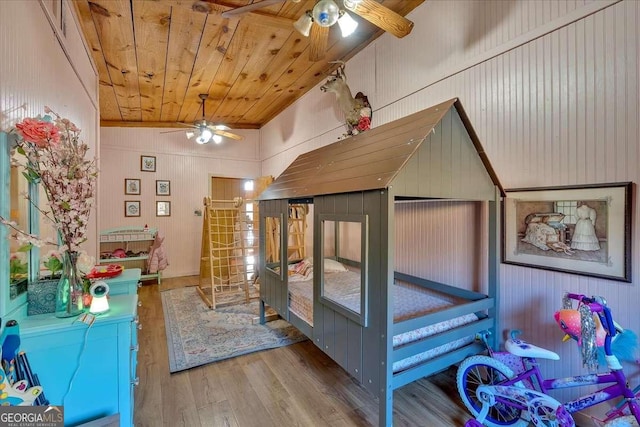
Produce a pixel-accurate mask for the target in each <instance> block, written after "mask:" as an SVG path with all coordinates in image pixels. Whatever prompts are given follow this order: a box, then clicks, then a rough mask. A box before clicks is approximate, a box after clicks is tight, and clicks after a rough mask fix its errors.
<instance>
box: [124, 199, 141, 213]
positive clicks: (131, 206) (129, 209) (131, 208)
mask: <svg viewBox="0 0 640 427" xmlns="http://www.w3.org/2000/svg"><path fill="white" fill-rule="evenodd" d="M124 216H140V200H125V201H124Z"/></svg>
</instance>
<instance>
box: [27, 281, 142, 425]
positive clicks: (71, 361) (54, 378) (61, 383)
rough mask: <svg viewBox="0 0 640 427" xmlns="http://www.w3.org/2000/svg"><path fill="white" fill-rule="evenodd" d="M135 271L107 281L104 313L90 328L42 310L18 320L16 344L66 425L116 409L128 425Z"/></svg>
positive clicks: (136, 325) (134, 329)
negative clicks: (61, 406)
mask: <svg viewBox="0 0 640 427" xmlns="http://www.w3.org/2000/svg"><path fill="white" fill-rule="evenodd" d="M139 279H140V270H139V269H131V270H125V271H124V272H123V273H122V274H121V275H120V276H118V277H116V278H113V279H109V280H107V283H109V287H110V291H111V296H110V297H109V307H110V310H109V312H107V313H105V314H102V315H99V316H97V317H96V320H95V322H94V323H93V325H92V326H91V327H88V326H87V325H86V324H85V323H82V322H80V321H78V320H76V318H68V319H58V318H56V317H54V315H53V314H43V315H37V316H29V317H25V318H22V319H17V320H18V323H19V325H20V338H21V349H22V350H23V351H25V352H26V354H27V357H28V358H29V362H30V364H31V368H32V370H33V372H34V373H36V374H37V375H38V377H39V380H40V383H41V385H42V386H43V387H44V394H45V397H46V398H47V399H48V400H49V402H50V403H51V404H53V405H63V406H64V413H65V425H67V426H74V425H78V424H82V423H85V422H88V421H91V420H95V419H98V418H102V417H106V416H109V415H113V414H119V416H120V426H121V427H126V426H132V425H133V411H134V407H133V404H134V388H135V386H136V385H137V382H138V378H137V375H136V365H137V353H138V334H137V331H138V329H139V327H140V325H139V323H138V295H137V287H138V283H139Z"/></svg>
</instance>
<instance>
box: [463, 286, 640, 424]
mask: <svg viewBox="0 0 640 427" xmlns="http://www.w3.org/2000/svg"><path fill="white" fill-rule="evenodd" d="M571 300H574V301H578V306H579V308H581V309H582V311H583V312H585V310H586V308H587V307H588V310H586V312H587V313H589V314H590V316H591V318H592V319H596V320H599V322H600V323H601V325H602V329H603V330H604V332H603V334H602V335H603V341H604V342H603V348H604V355H605V360H606V363H607V367H608V371H607V372H605V373H593V374H587V375H578V376H573V377H568V378H556V379H544V378H543V376H542V374H541V372H540V370H539V366H538V363H537V362H536V359H550V360H559V358H560V357H559V356H558V355H557V354H556V353H554V352H552V351H550V350H546V349H544V348H540V347H536V346H534V345H531V344H529V343H526V342H525V341H523V340H520V339H518V338H517V334H518V333H519V332H518V331H514V332H512V333H511V338H510V339H508V340H507V341H506V343H505V349H506V352H494V351H492V349H491V348H490V347H489V346H487V348H488V350H489V356H482V355H479V356H471V357H469V358H467V359H465V360H464V361H463V362H462V363H461V364H460V367H459V368H458V373H457V378H456V381H457V386H458V392H459V393H460V397H461V398H462V401H463V402H464V404H465V406H466V407H467V409H468V410H469V411H470V412H471V413H472V414H473V416H474V419H472V420H470V421H468V422H467V423H466V424H465V426H466V427H476V426H482V425H484V426H489V427H502V426H517V427H525V426H527V425H529V423H533V424H534V425H536V426H545V427H552V426H559V427H572V426H574V425H575V423H574V420H573V417H572V416H571V414H573V413H576V412H578V411H581V410H583V409H586V408H589V407H592V406H595V405H597V404H600V403H602V402H605V401H609V400H612V399H619V398H622V399H621V401H620V402H619V403H618V405H616V406H615V407H614V408H613V409H612V410H610V411H609V412H607V414H606V418H605V419H603V420H600V421H601V423H602V424H603V425H604V426H606V427H622V426H634V427H635V426H639V425H640V405H639V404H638V401H637V400H636V395H635V393H634V390H632V389H630V388H629V386H628V385H627V378H626V376H625V374H624V371H623V369H622V365H621V364H620V362H619V360H618V358H617V357H616V356H615V355H614V354H613V351H612V348H611V344H612V339H613V338H614V337H615V336H616V334H617V333H619V332H620V331H621V328H620V327H619V326H618V325H617V324H616V323H615V322H614V321H613V317H612V315H611V310H610V309H609V307H607V305H606V301H605V300H604V298H602V297H587V296H585V295H580V294H571V293H569V294H566V295H565V301H571ZM583 306H584V307H583ZM593 314H595V315H596V316H593ZM482 338H483V340H484V341H485V343H486V337H482ZM594 384H599V385H604V387H603V388H600V389H599V390H597V391H595V392H593V393H589V394H587V395H584V396H581V397H579V398H577V399H574V400H571V401H569V402H566V403H560V402H559V401H557V400H556V399H554V398H553V397H551V396H549V395H547V394H546V393H547V391H549V390H557V389H562V388H568V387H578V386H585V385H594Z"/></svg>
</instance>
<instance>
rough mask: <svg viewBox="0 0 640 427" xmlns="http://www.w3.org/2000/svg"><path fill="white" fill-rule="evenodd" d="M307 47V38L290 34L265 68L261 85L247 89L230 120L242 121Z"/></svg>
mask: <svg viewBox="0 0 640 427" xmlns="http://www.w3.org/2000/svg"><path fill="white" fill-rule="evenodd" d="M308 46H309V39H308V38H307V37H304V36H302V35H301V34H299V33H298V32H297V31H294V32H292V33H291V35H290V36H289V38H288V39H287V41H286V42H285V44H284V45H283V46H282V48H281V49H280V51H279V52H278V54H277V55H276V56H275V57H274V58H273V61H271V64H269V67H268V68H266V69H267V70H268V73H267V74H266V79H265V80H264V81H263V84H261V85H251V86H250V87H249V91H248V92H247V93H245V96H244V98H243V100H242V101H241V102H239V103H238V104H237V105H236V107H235V108H234V110H233V111H232V112H231V117H232V119H231V120H232V121H234V122H237V121H239V120H243V118H244V115H245V113H246V112H247V111H249V110H250V109H251V107H253V105H254V104H255V103H256V102H258V101H260V99H262V97H263V96H264V94H265V93H267V92H268V91H269V89H270V88H272V87H274V85H276V84H278V79H280V78H281V77H282V75H283V74H284V73H286V71H287V70H288V69H289V68H290V67H291V64H292V63H293V62H294V61H295V60H296V59H297V58H298V57H300V56H301V55H302V54H303V52H304V51H305V49H307V47H308Z"/></svg>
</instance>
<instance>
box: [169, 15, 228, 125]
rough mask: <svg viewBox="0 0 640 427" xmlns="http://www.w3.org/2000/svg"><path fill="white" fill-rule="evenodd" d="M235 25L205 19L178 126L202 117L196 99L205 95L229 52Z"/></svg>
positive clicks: (198, 101)
mask: <svg viewBox="0 0 640 427" xmlns="http://www.w3.org/2000/svg"><path fill="white" fill-rule="evenodd" d="M238 22H239V21H238V20H237V19H234V20H228V19H222V18H216V19H214V17H212V16H209V18H208V19H207V24H206V25H205V29H204V34H203V35H202V41H201V42H200V48H199V49H198V54H197V55H196V61H195V65H194V67H193V72H192V73H191V80H190V81H189V86H188V88H187V93H186V95H185V98H184V103H183V105H182V109H181V110H180V115H179V117H178V119H179V120H180V121H181V122H193V121H194V120H197V119H200V118H201V117H202V112H201V111H200V109H201V107H202V104H201V102H202V101H201V100H200V98H199V97H198V95H199V94H201V93H208V91H209V87H210V86H211V84H212V83H213V79H214V77H215V75H216V73H217V72H218V68H220V64H221V63H222V61H223V59H224V56H225V53H226V52H227V50H228V49H229V44H230V43H231V39H232V37H233V34H234V33H235V31H236V27H237V25H238Z"/></svg>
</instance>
